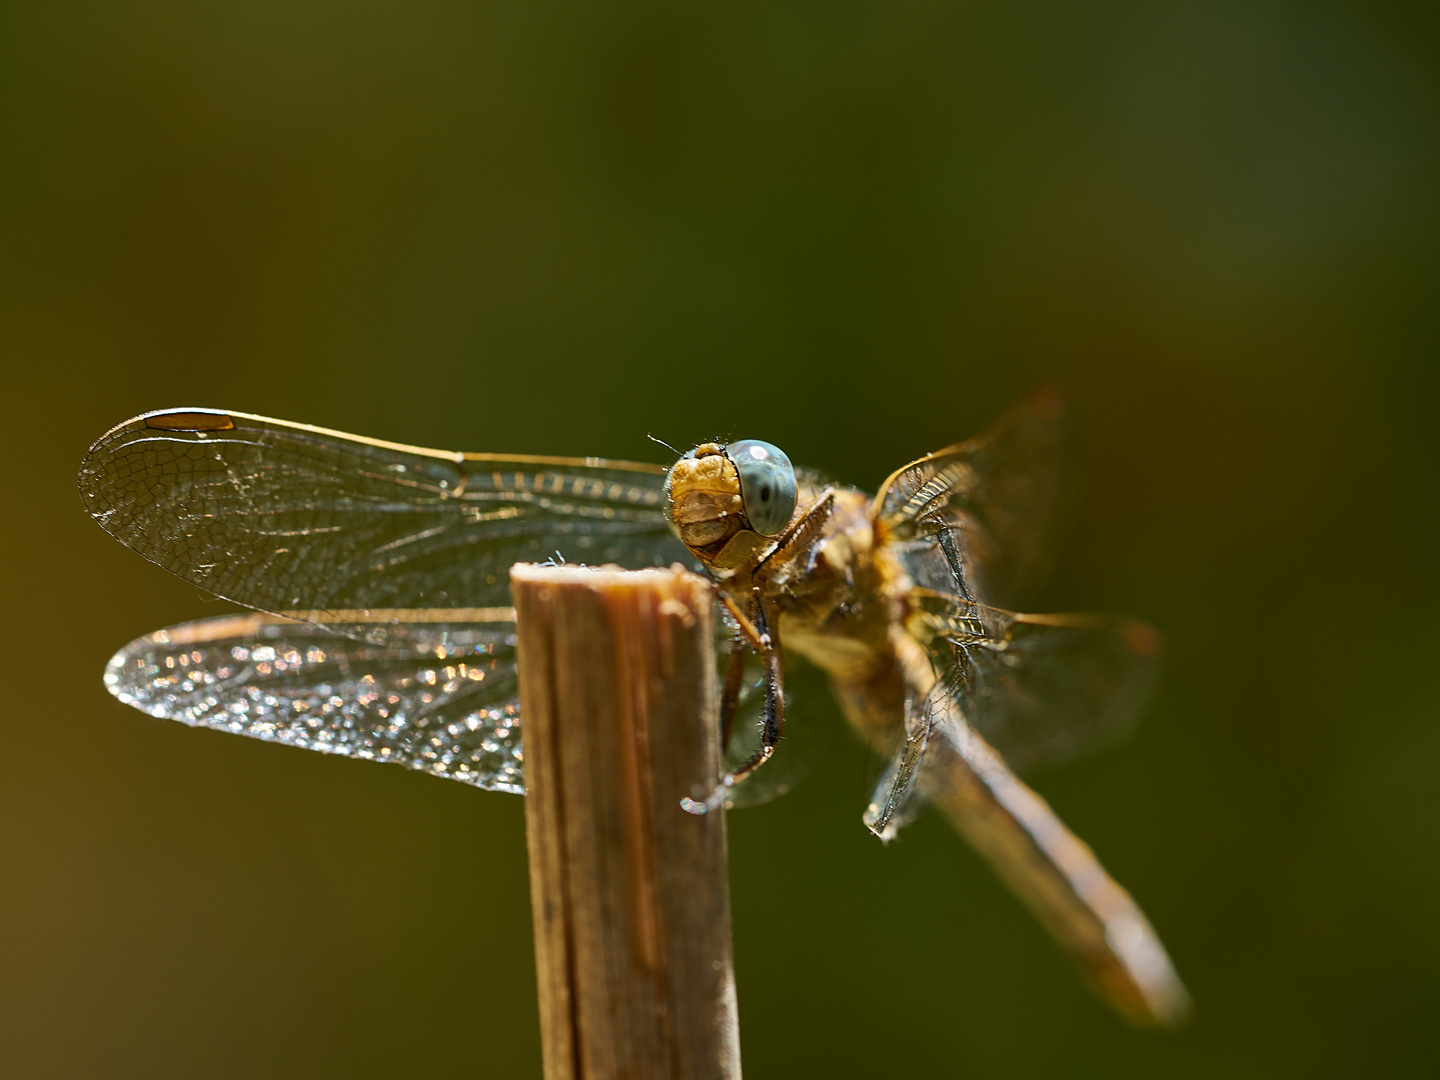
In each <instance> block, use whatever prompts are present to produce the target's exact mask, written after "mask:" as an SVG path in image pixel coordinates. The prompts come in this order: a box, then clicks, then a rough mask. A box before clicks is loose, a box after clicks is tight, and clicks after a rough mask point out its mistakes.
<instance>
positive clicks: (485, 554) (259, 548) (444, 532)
mask: <svg viewBox="0 0 1440 1080" xmlns="http://www.w3.org/2000/svg"><path fill="white" fill-rule="evenodd" d="M664 483H665V470H664V469H663V468H662V467H660V466H658V465H642V464H632V463H627V462H612V461H604V460H601V459H598V458H585V459H575V458H547V457H521V456H506V455H498V454H458V453H449V452H446V451H440V450H426V449H422V448H419V447H411V446H401V445H399V444H395V443H386V442H379V441H376V440H372V439H365V438H361V437H358V436H354V435H345V434H343V433H341V432H337V431H328V430H325V429H323V428H315V427H309V426H307V425H303V424H291V423H287V422H285V421H280V420H269V419H266V418H264V417H259V416H249V415H247V414H245V413H224V412H216V411H209V410H198V409H196V410H188V411H184V412H173V411H172V412H161V413H148V414H146V415H144V416H140V417H136V418H135V419H133V420H128V421H126V422H125V423H123V424H121V425H120V426H119V427H117V428H115V429H114V430H112V431H110V432H109V433H107V434H106V435H105V436H104V437H103V438H101V439H100V440H99V441H98V442H96V443H95V445H94V446H92V447H91V448H90V452H89V454H88V455H87V456H86V458H85V461H84V463H83V465H82V467H81V470H80V493H81V497H82V498H83V499H84V501H85V505H86V508H87V509H88V510H89V511H90V513H91V514H92V515H94V517H95V520H96V521H98V522H99V523H100V525H101V526H102V527H104V529H105V530H106V531H107V532H109V533H110V534H111V535H112V536H114V537H115V538H116V539H118V540H120V541H121V542H122V543H124V544H126V545H128V546H129V547H132V548H134V549H135V550H136V551H138V552H139V553H140V554H141V555H143V556H145V558H147V559H149V560H150V561H152V562H154V563H158V564H159V565H160V566H163V567H165V568H166V569H167V570H170V571H171V572H173V573H175V574H177V575H179V576H180V577H182V578H185V579H186V580H187V581H192V582H194V583H195V584H196V585H199V586H200V587H202V588H204V589H207V590H209V591H210V592H212V593H215V594H217V595H219V596H222V597H225V598H227V599H229V600H233V601H235V602H237V603H239V604H243V605H245V606H246V607H250V608H256V609H258V610H261V611H268V612H273V613H290V614H292V615H295V616H298V617H301V618H303V619H305V620H306V621H310V622H315V623H326V622H328V621H331V619H330V613H333V612H337V611H345V612H349V613H351V615H350V616H347V617H346V618H344V619H341V620H337V621H336V627H335V628H336V629H338V630H339V631H340V632H343V633H347V634H351V635H353V636H356V637H359V638H362V639H364V640H368V641H371V642H374V643H383V642H384V641H385V640H387V636H388V635H389V634H390V633H391V632H392V630H393V626H394V624H392V623H385V622H383V621H381V620H378V619H369V620H367V619H365V618H363V617H356V616H354V613H356V612H363V611H366V610H371V609H379V608H384V609H390V610H391V611H392V613H393V612H394V611H396V610H404V609H411V608H428V609H435V608H450V609H457V608H483V607H501V606H508V605H509V603H510V585H509V579H508V570H509V568H510V566H511V565H513V564H514V563H516V562H519V561H523V560H537V559H539V560H543V559H546V558H550V557H553V556H554V555H555V553H556V552H559V553H561V554H562V555H563V557H564V558H566V559H567V560H570V561H573V562H584V563H592V564H594V563H617V564H619V565H621V566H626V567H632V568H639V567H645V566H656V565H667V564H669V563H671V562H674V561H680V562H683V563H685V564H687V565H688V564H689V563H691V562H692V561H693V560H692V559H691V558H690V556H689V555H688V553H687V552H686V551H685V548H684V547H683V546H682V545H681V544H680V541H679V540H678V539H676V538H675V536H674V535H673V534H672V533H671V531H670V528H669V524H668V522H667V521H666V518H665V514H664V510H663V505H664Z"/></svg>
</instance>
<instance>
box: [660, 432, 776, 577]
mask: <svg viewBox="0 0 1440 1080" xmlns="http://www.w3.org/2000/svg"><path fill="white" fill-rule="evenodd" d="M665 491H666V494H667V495H668V496H669V506H668V510H669V514H670V521H671V524H673V525H674V526H675V531H676V532H677V533H679V534H680V539H681V541H682V542H684V544H685V546H686V547H688V548H689V549H690V551H691V552H692V553H693V554H694V555H695V557H696V558H698V559H699V560H700V561H701V562H703V563H705V564H706V565H707V566H710V567H712V568H713V569H716V570H733V569H734V568H735V567H737V566H740V565H741V564H743V563H745V562H746V561H748V560H749V559H751V558H752V557H753V556H754V555H756V554H757V553H758V552H760V551H761V550H763V549H764V548H765V547H766V546H767V545H768V544H769V542H770V540H771V538H773V537H775V536H778V535H779V534H780V533H782V532H784V531H785V526H786V525H788V524H790V518H791V517H792V516H793V515H794V513H795V495H796V483H795V467H794V466H793V465H791V464H790V459H789V458H788V457H786V456H785V454H784V452H783V451H782V450H780V448H779V447H777V446H772V445H771V444H770V443H767V442H760V441H759V440H758V439H744V440H742V441H740V442H734V443H730V444H728V445H726V444H722V443H702V444H701V445H700V446H697V447H696V448H695V449H694V450H691V451H690V452H689V453H688V454H686V455H685V456H684V457H682V458H681V459H680V460H679V461H677V462H676V463H675V465H674V466H673V467H672V468H671V470H670V475H669V477H668V478H667V479H666V481H665Z"/></svg>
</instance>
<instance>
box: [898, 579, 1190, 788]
mask: <svg viewBox="0 0 1440 1080" xmlns="http://www.w3.org/2000/svg"><path fill="white" fill-rule="evenodd" d="M920 599H921V603H922V606H923V608H924V610H923V611H922V613H921V615H920V616H919V618H918V619H917V620H916V621H915V622H914V623H912V625H914V626H915V627H916V628H917V630H919V631H920V633H921V634H922V637H923V638H924V639H925V640H926V644H927V646H928V648H929V651H930V656H931V661H932V664H933V665H934V667H935V670H936V672H937V674H938V675H939V680H940V681H939V686H940V687H941V688H943V691H944V692H945V693H946V694H947V695H948V696H949V697H950V698H951V699H953V700H954V701H955V702H956V704H957V705H958V707H959V711H960V713H961V715H962V716H964V718H965V720H966V721H967V722H968V723H969V724H970V725H971V726H972V727H974V729H975V730H976V731H978V732H979V733H980V734H981V735H982V736H984V738H985V739H986V740H988V741H989V742H990V744H991V745H992V746H994V747H995V749H996V750H998V751H999V752H1000V753H1001V755H1002V756H1003V757H1004V758H1005V760H1006V761H1007V762H1008V763H1009V764H1010V765H1011V767H1013V768H1015V769H1017V770H1021V771H1024V770H1027V769H1036V768H1040V767H1042V766H1047V765H1056V764H1061V763H1063V762H1065V761H1068V760H1071V759H1073V758H1075V757H1076V756H1079V755H1080V754H1082V753H1085V752H1089V751H1091V750H1094V749H1098V748H1100V747H1102V746H1104V745H1107V744H1109V743H1112V742H1114V741H1116V740H1118V739H1119V738H1121V737H1122V736H1124V735H1125V734H1126V733H1128V732H1129V731H1130V730H1131V728H1132V727H1133V725H1134V723H1135V721H1136V720H1137V719H1138V718H1139V714H1140V712H1141V710H1142V709H1143V708H1144V706H1145V703H1146V701H1147V699H1148V698H1149V695H1150V692H1151V690H1152V688H1153V687H1154V683H1155V678H1156V676H1157V675H1158V673H1159V666H1160V653H1161V648H1162V643H1161V639H1160V635H1159V633H1158V632H1157V631H1156V630H1155V629H1154V628H1153V627H1151V626H1150V625H1148V624H1147V623H1143V622H1140V621H1139V620H1136V619H1126V618H1120V617H1111V616H1101V615H1019V614H1014V613H1012V612H1007V611H1001V610H999V609H997V608H991V607H988V606H986V605H983V604H974V603H970V602H968V601H963V600H957V599H955V598H953V597H944V596H939V595H935V594H930V595H922V596H921V598H920Z"/></svg>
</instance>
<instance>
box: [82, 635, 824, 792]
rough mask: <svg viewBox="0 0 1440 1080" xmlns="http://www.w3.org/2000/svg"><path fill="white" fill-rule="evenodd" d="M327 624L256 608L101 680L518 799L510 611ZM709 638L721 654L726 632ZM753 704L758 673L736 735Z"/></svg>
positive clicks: (780, 771)
mask: <svg viewBox="0 0 1440 1080" xmlns="http://www.w3.org/2000/svg"><path fill="white" fill-rule="evenodd" d="M331 617H332V620H333V621H332V622H331V623H329V624H327V625H325V626H319V625H315V624H313V623H306V622H296V621H293V620H290V619H285V618H281V617H279V616H275V615H258V614H256V615H251V614H247V615H222V616H218V617H214V618H209V619H201V620H199V621H197V622H191V623H185V624H183V625H181V626H172V627H170V628H169V629H168V630H160V631H157V632H155V633H153V634H147V635H145V636H144V637H142V638H138V639H137V640H135V641H132V642H130V644H128V645H126V646H125V647H124V648H123V649H121V650H120V651H119V652H118V653H116V654H115V656H114V657H113V658H112V659H111V660H110V663H109V664H108V665H107V666H106V668H105V685H106V687H108V688H109V690H110V692H111V693H112V694H114V695H115V696H116V697H117V698H119V699H120V700H121V701H123V702H124V703H125V704H127V705H130V706H132V707H134V708H137V709H139V710H140V711H141V712H144V713H147V714H149V715H150V716H156V717H160V718H161V719H165V720H178V721H180V722H181V723H183V724H188V725H190V726H192V727H208V728H214V729H215V730H217V731H228V732H230V733H231V734H235V735H248V736H250V737H251V738H257V739H265V740H267V741H270V742H278V743H283V744H285V745H286V746H298V747H301V748H303V749H307V750H319V751H321V752H322V753H327V754H344V755H346V756H349V757H356V758H361V759H364V760H366V761H393V762H397V763H399V764H401V765H405V766H406V767H407V768H411V769H419V770H421V771H423V772H428V773H431V774H433V775H435V776H441V777H445V778H446V779H450V780H459V781H461V782H462V783H466V784H473V785H475V786H476V787H481V788H487V789H489V790H492V791H510V792H515V793H517V794H521V793H523V792H524V771H523V768H522V756H523V755H522V752H521V731H522V727H521V722H520V704H519V700H518V698H517V696H516V695H517V692H518V687H517V684H516V678H515V624H514V612H513V610H510V609H505V608H499V609H480V610H470V611H448V610H439V611H414V610H411V611H405V612H395V613H390V612H384V611H367V612H363V613H361V612H344V611H339V612H333V613H331ZM375 618H380V619H384V620H386V622H385V625H387V626H389V627H390V634H389V638H388V640H387V641H386V642H385V643H384V644H375V643H372V642H367V641H357V640H354V639H353V638H349V637H346V636H345V634H346V625H345V624H346V621H347V620H349V619H360V620H362V621H366V622H368V621H369V620H372V619H375ZM719 621H720V620H717V622H719ZM336 631H338V632H339V636H337V633H336ZM718 644H719V646H720V647H721V648H723V649H724V650H725V651H727V652H728V650H729V638H728V636H725V637H723V638H722V639H721V640H720V641H719V642H718ZM764 696H765V695H764V692H763V686H762V685H761V682H760V680H759V679H758V678H757V679H755V680H751V682H750V683H748V684H747V685H746V686H745V688H744V689H743V690H742V692H741V706H740V713H739V714H738V716H737V734H739V732H740V730H741V729H743V730H744V731H746V732H749V731H750V730H751V729H754V728H756V727H757V724H758V717H759V715H760V710H761V708H762V707H763V704H764ZM734 742H735V743H736V744H743V746H744V747H745V749H737V746H736V745H732V747H731V754H732V755H733V754H736V753H746V754H748V753H749V752H750V750H751V749H753V747H751V746H750V743H752V742H753V743H756V744H757V745H758V737H756V738H754V739H750V740H748V741H746V739H745V737H744V736H742V737H741V738H739V739H737V740H734ZM792 758H793V759H794V760H790V759H792ZM807 767H808V759H806V758H805V755H803V754H801V755H795V754H787V755H785V758H784V760H779V759H777V762H776V763H774V768H775V774H774V775H773V776H771V777H769V778H767V779H766V781H765V783H764V784H752V783H751V781H749V780H747V781H745V782H744V783H742V784H740V785H739V786H737V787H736V789H735V792H734V798H733V799H732V800H731V802H730V804H729V805H731V806H755V805H758V804H760V803H764V802H769V801H770V800H771V799H774V798H777V797H778V796H780V795H783V794H785V793H786V792H787V791H789V790H790V787H791V786H792V785H793V784H794V783H795V782H797V780H798V779H799V777H800V776H801V775H803V772H804V771H805V769H806V768H807ZM766 771H767V770H760V772H761V773H764V772H766Z"/></svg>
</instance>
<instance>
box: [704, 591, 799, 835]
mask: <svg viewBox="0 0 1440 1080" xmlns="http://www.w3.org/2000/svg"><path fill="white" fill-rule="evenodd" d="M753 610H754V611H755V629H756V630H757V631H758V636H759V638H760V641H761V642H762V643H763V647H762V648H761V649H760V650H757V651H759V652H760V654H761V656H763V657H764V659H765V715H764V718H763V719H762V720H761V721H760V749H759V750H757V751H755V753H754V754H753V755H751V756H750V758H749V759H748V760H747V761H745V762H744V763H743V764H741V765H739V766H738V767H737V768H735V769H733V770H731V771H730V772H727V773H726V774H725V775H724V776H722V777H721V778H720V782H719V783H718V784H716V785H715V789H714V790H713V791H711V792H710V794H709V795H708V796H706V797H705V799H704V800H703V801H701V800H696V799H681V800H680V805H681V807H683V808H684V809H685V810H686V811H688V812H689V813H692V814H707V813H709V812H710V811H712V810H718V809H719V808H720V807H722V806H724V805H725V800H726V799H727V798H728V797H729V795H730V792H731V790H732V789H733V788H734V787H735V785H736V784H738V783H739V782H740V781H741V780H744V779H745V778H746V777H747V776H749V775H750V774H751V773H753V772H754V771H755V770H756V769H758V768H759V767H760V766H761V765H764V764H765V762H767V761H769V760H770V758H771V757H772V756H773V755H774V753H775V745H776V744H777V743H778V742H779V741H780V736H781V734H782V733H783V732H784V730H785V669H784V666H783V661H782V659H781V656H780V643H779V642H778V641H776V639H775V635H774V633H773V632H772V631H771V629H770V613H769V612H767V611H766V610H765V602H764V601H763V600H762V599H761V598H760V595H759V590H758V589H757V590H756V594H755V600H754V609H753ZM734 657H735V654H734V653H733V652H732V653H731V659H730V663H729V665H727V667H726V669H725V680H726V684H727V691H728V684H729V681H730V676H731V672H732V671H733V670H734V668H735V659H734ZM741 671H742V672H743V664H742V665H741ZM736 682H737V688H738V682H739V680H738V677H737V680H736ZM731 719H732V720H733V713H732V714H731Z"/></svg>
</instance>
